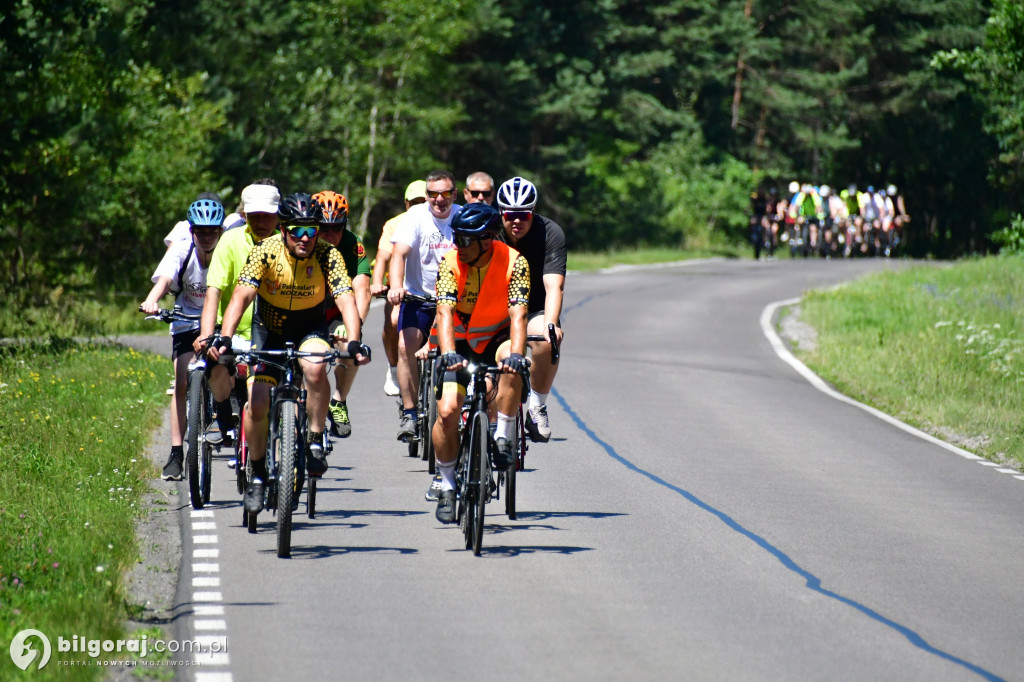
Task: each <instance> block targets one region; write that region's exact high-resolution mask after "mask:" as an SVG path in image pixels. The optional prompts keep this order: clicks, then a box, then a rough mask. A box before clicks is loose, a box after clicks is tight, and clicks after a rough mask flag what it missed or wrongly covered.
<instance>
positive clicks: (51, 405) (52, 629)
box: [0, 345, 170, 679]
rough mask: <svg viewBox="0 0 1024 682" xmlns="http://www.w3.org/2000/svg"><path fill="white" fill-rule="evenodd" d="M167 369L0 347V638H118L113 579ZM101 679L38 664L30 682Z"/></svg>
mask: <svg viewBox="0 0 1024 682" xmlns="http://www.w3.org/2000/svg"><path fill="white" fill-rule="evenodd" d="M169 373H170V363H168V362H167V360H166V359H163V358H158V357H156V356H153V355H148V354H146V355H143V354H139V353H137V352H135V351H133V350H125V349H120V348H114V347H104V346H85V345H66V346H62V347H53V346H36V347H23V346H17V347H8V348H5V349H3V350H0V453H2V457H3V463H4V466H3V472H4V475H3V476H2V477H0V547H2V548H3V552H2V553H0V641H5V642H9V641H10V640H11V638H12V637H13V636H14V635H15V634H16V633H17V632H19V631H20V630H22V629H25V628H33V629H37V630H40V631H42V632H44V633H46V634H48V635H50V636H51V638H52V639H54V640H55V638H56V637H57V636H64V637H70V636H71V635H74V634H79V635H86V636H88V637H90V638H100V639H102V638H110V639H113V638H116V636H117V635H118V634H120V633H121V632H122V621H123V618H124V596H123V586H122V584H121V580H122V575H123V574H124V572H125V570H126V568H128V567H129V566H131V565H132V564H134V563H135V561H136V560H137V557H138V548H137V546H136V541H135V522H136V519H137V517H138V514H139V513H140V510H139V506H138V505H139V501H140V498H141V495H142V493H143V492H144V491H145V490H146V489H147V486H148V480H149V479H150V478H152V477H153V476H154V474H155V471H154V470H153V465H152V464H151V463H150V462H149V460H148V459H147V458H146V457H145V456H144V455H143V454H142V453H143V449H144V447H145V444H146V441H147V438H148V435H149V433H150V432H151V431H152V429H153V428H154V426H155V425H156V423H157V419H158V417H159V413H160V410H161V409H162V408H164V407H165V401H166V396H165V394H164V390H163V389H164V387H166V385H167V378H168V375H169ZM98 675H102V669H101V668H92V667H81V668H76V667H60V668H58V667H57V666H47V667H46V668H44V669H43V670H41V671H38V672H37V673H36V674H35V675H34V678H38V679H56V678H57V677H59V678H60V679H68V678H71V679H94V678H95V677H97V676H98Z"/></svg>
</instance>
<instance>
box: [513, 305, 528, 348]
mask: <svg viewBox="0 0 1024 682" xmlns="http://www.w3.org/2000/svg"><path fill="white" fill-rule="evenodd" d="M526 312H527V307H526V306H524V305H514V306H511V307H510V308H509V309H508V317H509V319H510V320H511V321H512V323H511V327H510V329H509V340H510V341H511V348H510V349H509V350H510V351H511V352H513V353H519V354H520V355H526Z"/></svg>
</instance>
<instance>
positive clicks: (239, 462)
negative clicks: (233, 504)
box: [235, 410, 249, 495]
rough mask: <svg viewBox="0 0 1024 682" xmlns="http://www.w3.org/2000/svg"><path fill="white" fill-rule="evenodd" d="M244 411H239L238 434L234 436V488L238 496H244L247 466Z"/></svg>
mask: <svg viewBox="0 0 1024 682" xmlns="http://www.w3.org/2000/svg"><path fill="white" fill-rule="evenodd" d="M244 426H245V410H242V411H241V414H240V415H239V418H238V433H237V435H236V436H235V486H236V487H237V488H238V494H239V495H244V494H245V484H246V477H245V470H246V466H247V465H248V464H249V461H248V459H249V458H248V450H247V447H248V446H247V443H246V442H245V429H244Z"/></svg>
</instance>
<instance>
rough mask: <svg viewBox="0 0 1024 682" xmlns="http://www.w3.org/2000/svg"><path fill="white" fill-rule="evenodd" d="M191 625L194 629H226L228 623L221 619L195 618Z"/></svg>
mask: <svg viewBox="0 0 1024 682" xmlns="http://www.w3.org/2000/svg"><path fill="white" fill-rule="evenodd" d="M193 615H194V614H193ZM192 627H193V628H195V629H196V630H227V629H228V624H227V621H223V620H197V621H194V622H193V623H192Z"/></svg>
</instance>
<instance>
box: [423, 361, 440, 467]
mask: <svg viewBox="0 0 1024 682" xmlns="http://www.w3.org/2000/svg"><path fill="white" fill-rule="evenodd" d="M429 369H430V383H429V385H428V386H427V429H426V431H427V432H426V435H425V436H424V438H425V440H424V441H423V453H424V456H423V459H425V460H427V472H428V473H429V474H430V475H431V476H433V475H434V474H435V473H436V472H437V457H436V456H435V454H434V423H435V422H436V421H437V395H436V394H435V393H434V385H435V382H436V380H437V363H436V362H431V363H429Z"/></svg>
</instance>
